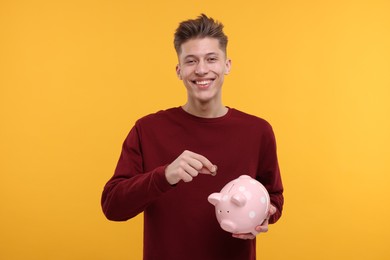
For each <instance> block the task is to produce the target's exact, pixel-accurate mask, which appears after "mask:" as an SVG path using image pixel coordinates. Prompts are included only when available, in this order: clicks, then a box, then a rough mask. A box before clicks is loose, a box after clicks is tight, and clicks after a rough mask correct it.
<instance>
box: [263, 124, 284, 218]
mask: <svg viewBox="0 0 390 260" xmlns="http://www.w3.org/2000/svg"><path fill="white" fill-rule="evenodd" d="M262 143H263V146H262V147H263V148H262V151H261V153H260V156H261V158H260V164H261V165H260V173H259V177H258V180H259V181H260V182H261V183H262V184H263V185H264V186H265V188H266V189H267V191H268V193H269V195H270V200H271V204H272V205H274V206H275V207H276V213H275V214H273V215H272V216H271V218H270V220H269V223H270V224H273V223H275V222H276V221H278V220H279V218H280V217H281V215H282V210H283V204H284V197H283V184H282V178H281V175H280V170H279V163H278V158H277V151H276V140H275V135H274V132H273V130H272V127H271V125H268V128H267V130H266V131H265V133H264V136H263V141H262Z"/></svg>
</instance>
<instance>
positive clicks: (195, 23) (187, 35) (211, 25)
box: [173, 14, 228, 55]
mask: <svg viewBox="0 0 390 260" xmlns="http://www.w3.org/2000/svg"><path fill="white" fill-rule="evenodd" d="M206 37H211V38H215V39H217V40H218V41H219V47H220V48H221V50H222V51H223V52H224V53H225V55H226V48H227V43H228V37H227V36H226V35H225V33H224V32H223V24H222V23H220V22H218V21H214V19H213V18H211V17H207V16H206V15H205V14H201V15H200V16H198V18H197V19H190V20H187V21H183V22H181V23H180V24H179V27H178V28H177V29H176V32H175V35H174V41H173V44H174V46H175V50H176V53H177V54H180V53H181V45H182V44H183V43H185V42H187V41H188V40H191V39H196V38H199V39H203V38H206Z"/></svg>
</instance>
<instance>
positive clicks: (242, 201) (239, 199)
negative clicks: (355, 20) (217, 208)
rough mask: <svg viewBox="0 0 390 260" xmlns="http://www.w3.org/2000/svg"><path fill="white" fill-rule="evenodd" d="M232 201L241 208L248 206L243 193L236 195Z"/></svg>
mask: <svg viewBox="0 0 390 260" xmlns="http://www.w3.org/2000/svg"><path fill="white" fill-rule="evenodd" d="M230 200H231V201H232V202H233V204H235V205H237V206H239V207H243V206H244V205H245V204H246V197H245V196H244V195H243V194H242V193H236V194H234V195H233V196H232V197H231V199H230Z"/></svg>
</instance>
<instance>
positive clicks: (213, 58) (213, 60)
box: [207, 57, 218, 63]
mask: <svg viewBox="0 0 390 260" xmlns="http://www.w3.org/2000/svg"><path fill="white" fill-rule="evenodd" d="M207 60H208V62H211V63H213V62H216V61H217V60H218V59H217V57H210V58H208V59H207Z"/></svg>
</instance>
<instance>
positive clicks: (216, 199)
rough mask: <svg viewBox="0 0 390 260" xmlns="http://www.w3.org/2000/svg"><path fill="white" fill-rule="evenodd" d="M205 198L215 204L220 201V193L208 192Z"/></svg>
mask: <svg viewBox="0 0 390 260" xmlns="http://www.w3.org/2000/svg"><path fill="white" fill-rule="evenodd" d="M207 200H208V201H209V202H210V203H211V204H213V205H214V206H215V205H216V204H217V203H218V202H220V201H221V193H218V192H215V193H213V194H210V196H209V197H208V198H207Z"/></svg>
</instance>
